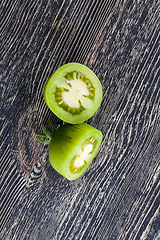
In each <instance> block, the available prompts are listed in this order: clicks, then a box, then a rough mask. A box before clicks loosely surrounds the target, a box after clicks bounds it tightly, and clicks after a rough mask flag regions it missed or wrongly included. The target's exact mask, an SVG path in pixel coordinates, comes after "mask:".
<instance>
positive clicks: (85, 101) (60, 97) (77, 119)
mask: <svg viewBox="0 0 160 240" xmlns="http://www.w3.org/2000/svg"><path fill="white" fill-rule="evenodd" d="M43 96H44V100H45V102H46V104H47V105H48V107H49V108H50V109H51V111H52V112H53V113H54V114H55V115H56V116H57V117H59V118H60V119H62V120H63V121H65V122H67V123H72V124H78V123H83V122H84V121H86V120H88V119H89V118H90V117H92V116H93V115H94V113H95V112H96V111H97V109H98V108H99V107H100V104H101V101H102V86H101V83H100V81H99V79H98V78H97V76H96V75H95V74H94V72H93V71H92V70H90V69H89V68H88V67H86V66H84V65H82V64H79V63H68V64H65V65H63V66H61V67H60V68H58V69H57V70H56V71H55V72H54V73H53V74H52V75H51V77H50V78H49V79H48V81H47V82H46V84H45V87H44V91H43Z"/></svg>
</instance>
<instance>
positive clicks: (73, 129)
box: [36, 123, 103, 180]
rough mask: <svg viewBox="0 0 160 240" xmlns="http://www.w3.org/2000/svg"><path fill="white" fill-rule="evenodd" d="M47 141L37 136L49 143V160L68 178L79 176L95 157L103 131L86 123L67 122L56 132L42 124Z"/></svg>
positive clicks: (73, 178)
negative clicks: (73, 123) (72, 123)
mask: <svg viewBox="0 0 160 240" xmlns="http://www.w3.org/2000/svg"><path fill="white" fill-rule="evenodd" d="M42 128H43V131H44V133H45V134H36V136H37V137H38V136H45V137H47V138H48V140H47V141H44V140H41V139H40V138H37V140H38V141H40V142H42V143H47V144H49V161H50V163H51V165H52V167H53V168H54V169H55V170H56V171H57V172H58V173H60V174H61V175H62V176H64V177H65V178H67V179H68V180H75V179H77V178H79V177H80V176H81V175H82V174H83V173H84V172H85V171H86V170H87V168H88V167H89V165H90V164H91V162H92V160H93V159H94V157H95V155H96V153H97V151H98V149H99V147H100V144H101V141H102V137H103V136H102V133H101V131H99V130H97V129H96V128H94V127H92V126H90V125H88V124H86V123H82V124H75V125H70V124H65V125H63V126H61V127H60V128H58V129H57V130H56V131H55V132H54V133H50V132H49V131H47V130H46V129H45V128H44V126H42Z"/></svg>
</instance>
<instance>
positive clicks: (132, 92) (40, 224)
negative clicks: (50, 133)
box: [0, 0, 160, 240]
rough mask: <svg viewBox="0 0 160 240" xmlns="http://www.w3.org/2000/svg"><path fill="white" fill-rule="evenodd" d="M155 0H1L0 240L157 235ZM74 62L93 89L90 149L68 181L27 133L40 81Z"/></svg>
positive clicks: (159, 148)
mask: <svg viewBox="0 0 160 240" xmlns="http://www.w3.org/2000/svg"><path fill="white" fill-rule="evenodd" d="M159 56H160V1H159V0H148V1H144V0H141V1H138V0H135V1H132V0H128V1H123V0H111V1H105V0H88V1H86V0H75V1H73V0H25V1H24V0H1V2H0V100H1V101H0V104H1V109H0V147H1V148H0V164H1V167H0V171H1V175H0V176H1V177H0V182H1V185H0V186H1V193H0V194H1V195H0V204H1V205H0V206H1V207H0V227H1V233H0V239H3V240H28V239H30V240H32V239H33V240H37V239H38V240H43V239H47V240H48V239H49V240H50V239H55V240H63V239H66V240H71V239H72V240H107V239H108V240H112V239H117V240H120V239H136V240H137V239H141V240H142V239H147V240H148V239H149V240H150V239H152V240H153V239H154V240H158V239H160V104H159V102H160V58H159ZM68 62H79V63H82V64H84V65H86V66H88V67H89V68H90V69H92V70H93V71H94V72H95V73H96V75H97V76H98V78H99V79H100V81H101V83H102V86H103V101H102V104H101V107H100V108H99V110H98V111H97V112H96V114H95V115H94V116H93V117H92V118H91V119H89V120H88V121H87V122H88V123H89V124H91V125H92V126H94V127H96V128H97V129H99V130H101V131H102V133H103V141H102V144H101V147H100V150H99V152H98V154H97V156H96V157H95V159H94V161H93V162H92V164H91V166H90V167H89V168H88V170H87V171H86V172H85V174H84V175H83V176H82V177H81V178H79V179H78V180H75V181H69V180H67V179H65V178H64V177H62V176H61V175H59V174H58V173H57V172H56V171H55V170H54V169H53V168H52V167H51V166H50V164H49V157H48V146H47V145H43V144H41V143H39V142H37V141H36V138H35V131H41V122H42V121H43V122H44V125H45V126H46V128H47V129H50V128H49V125H48V119H51V122H52V124H54V126H55V127H59V126H61V125H62V124H63V122H62V121H61V120H60V119H58V118H57V117H56V116H55V115H54V114H53V113H52V112H51V111H50V110H49V109H48V107H47V106H46V104H45V102H44V100H43V87H44V84H45V82H46V81H47V79H48V78H49V76H50V75H51V74H52V73H53V72H54V71H55V70H56V69H57V68H58V67H59V66H61V65H63V64H65V63H68Z"/></svg>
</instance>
